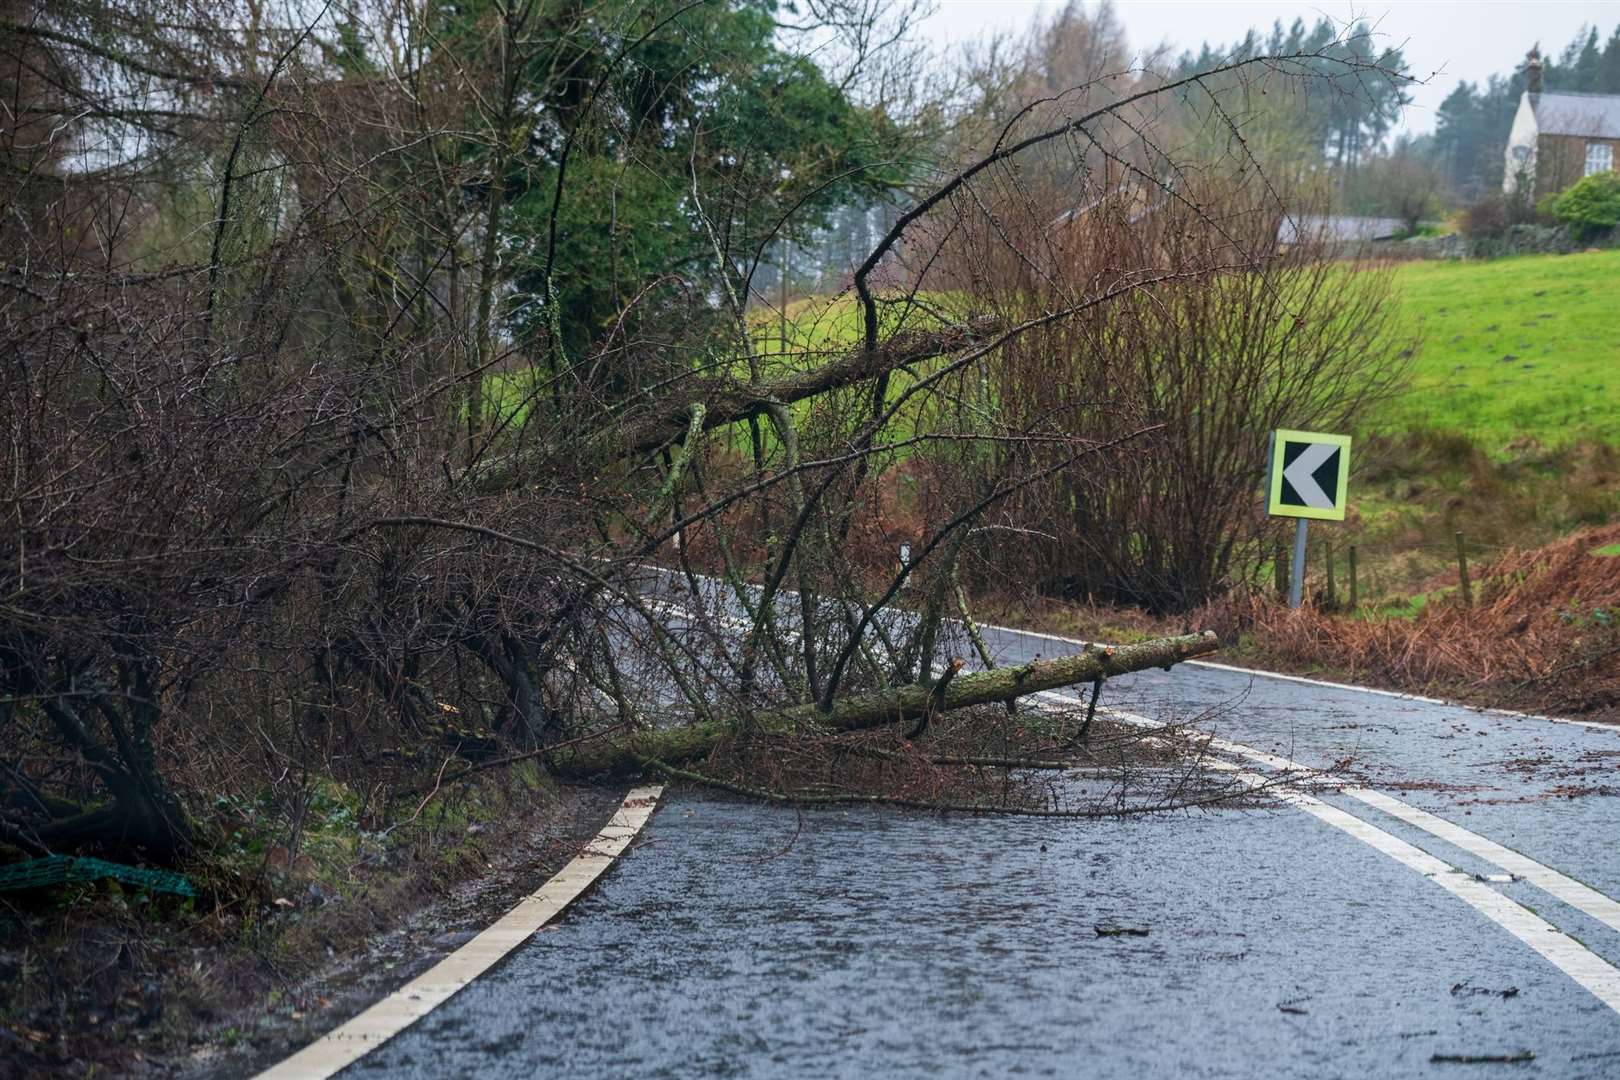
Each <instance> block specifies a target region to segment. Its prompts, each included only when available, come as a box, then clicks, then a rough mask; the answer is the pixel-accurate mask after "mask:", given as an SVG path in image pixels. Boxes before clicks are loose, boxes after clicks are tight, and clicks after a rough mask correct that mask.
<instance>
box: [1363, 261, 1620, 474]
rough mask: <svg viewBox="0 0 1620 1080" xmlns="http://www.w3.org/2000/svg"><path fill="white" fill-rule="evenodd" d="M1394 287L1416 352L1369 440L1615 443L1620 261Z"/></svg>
mask: <svg viewBox="0 0 1620 1080" xmlns="http://www.w3.org/2000/svg"><path fill="white" fill-rule="evenodd" d="M1397 282H1398V285H1399V287H1400V290H1401V306H1402V309H1403V310H1404V312H1405V317H1406V319H1407V320H1408V321H1409V323H1410V325H1411V326H1412V327H1413V328H1415V329H1417V330H1418V331H1419V332H1421V333H1422V335H1423V345H1422V348H1421V349H1420V350H1419V351H1418V354H1417V358H1416V360H1415V362H1414V365H1413V369H1412V383H1411V387H1410V388H1409V389H1408V391H1407V392H1406V394H1404V395H1403V396H1402V397H1401V398H1400V399H1399V400H1397V401H1395V402H1393V403H1391V404H1390V405H1389V406H1387V407H1386V408H1385V409H1384V410H1383V412H1382V413H1381V414H1380V415H1379V416H1377V417H1376V418H1374V420H1373V422H1372V424H1371V425H1370V427H1371V428H1372V429H1373V430H1376V431H1381V432H1384V433H1388V434H1397V433H1400V432H1404V431H1410V430H1413V429H1414V428H1444V429H1449V430H1454V431H1459V432H1463V433H1466V434H1468V435H1471V436H1473V437H1474V438H1475V439H1476V440H1478V441H1479V442H1480V443H1481V445H1483V446H1484V447H1485V448H1486V449H1488V450H1491V451H1499V450H1500V449H1501V448H1502V447H1503V446H1505V445H1506V444H1507V443H1509V442H1511V441H1512V440H1514V439H1517V438H1521V437H1523V436H1529V437H1532V438H1534V439H1537V440H1538V441H1540V442H1542V443H1544V444H1547V445H1558V444H1564V443H1568V442H1573V441H1577V440H1581V439H1594V440H1600V441H1603V442H1609V443H1620V251H1604V252H1599V253H1596V254H1590V255H1529V256H1523V257H1520V258H1513V259H1499V260H1496V261H1493V262H1481V263H1453V262H1421V263H1409V264H1407V265H1405V266H1403V267H1401V268H1400V269H1399V270H1398V272H1397Z"/></svg>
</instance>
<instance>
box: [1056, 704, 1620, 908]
mask: <svg viewBox="0 0 1620 1080" xmlns="http://www.w3.org/2000/svg"><path fill="white" fill-rule="evenodd" d="M1041 696H1042V697H1048V698H1052V699H1054V700H1059V701H1063V702H1065V703H1066V704H1068V705H1070V706H1073V705H1074V704H1075V703H1076V701H1077V700H1078V699H1076V698H1072V697H1064V696H1062V695H1061V694H1059V693H1057V692H1055V691H1051V690H1044V691H1042V692H1041ZM1098 712H1101V713H1104V714H1106V715H1108V716H1113V717H1117V718H1118V719H1120V720H1123V721H1125V722H1126V723H1128V724H1131V725H1133V726H1135V727H1142V728H1160V727H1164V726H1165V725H1164V724H1162V723H1161V722H1159V721H1157V720H1154V719H1151V718H1150V717H1146V716H1142V715H1140V714H1138V713H1132V712H1126V711H1125V710H1123V709H1115V708H1109V707H1107V706H1104V707H1102V708H1099V709H1098ZM1209 746H1210V748H1211V749H1213V750H1218V751H1220V752H1222V753H1226V754H1231V755H1233V756H1234V757H1240V758H1245V759H1247V760H1249V761H1253V762H1257V763H1259V764H1262V765H1265V766H1268V767H1269V768H1273V769H1277V770H1280V771H1283V772H1298V773H1311V772H1313V771H1314V770H1312V769H1311V768H1309V767H1308V766H1306V765H1303V764H1301V763H1300V762H1297V761H1292V760H1290V759H1288V758H1285V757H1281V756H1279V755H1277V754H1272V753H1268V752H1266V751H1264V750H1259V749H1256V748H1255V747H1252V746H1245V745H1244V744H1243V743H1236V742H1233V741H1231V740H1230V739H1222V738H1217V737H1214V736H1211V737H1210V738H1209ZM1324 782H1325V783H1326V784H1328V785H1329V786H1331V787H1332V788H1333V789H1334V790H1335V791H1338V792H1341V793H1342V794H1344V795H1348V796H1349V797H1350V798H1352V799H1356V800H1358V801H1360V802H1363V803H1365V804H1367V805H1368V806H1371V807H1373V808H1375V809H1377V810H1381V811H1383V812H1384V813H1386V814H1388V815H1389V816H1390V817H1393V818H1396V819H1398V820H1400V821H1404V822H1406V823H1407V824H1408V825H1412V826H1415V827H1417V828H1419V829H1422V830H1423V831H1424V832H1426V833H1428V834H1430V835H1431V836H1435V837H1438V838H1439V839H1441V840H1444V841H1446V842H1447V843H1449V844H1452V845H1453V846H1455V847H1458V848H1461V849H1462V850H1464V851H1466V852H1468V853H1469V854H1470V855H1475V856H1477V857H1479V858H1481V859H1483V860H1485V861H1486V862H1488V863H1490V864H1492V865H1493V866H1497V867H1500V868H1501V869H1503V870H1506V871H1507V872H1508V873H1510V874H1513V875H1515V876H1516V877H1519V878H1522V879H1524V880H1525V881H1528V882H1529V883H1530V884H1532V885H1534V886H1535V887H1536V888H1538V889H1540V890H1541V891H1542V892H1545V893H1547V894H1548V895H1549V896H1551V897H1553V898H1554V899H1555V900H1560V901H1562V902H1563V903H1565V904H1568V905H1569V906H1570V907H1572V908H1574V909H1575V910H1576V911H1579V912H1581V913H1582V914H1585V915H1588V916H1590V917H1591V918H1593V919H1596V920H1597V921H1598V922H1600V923H1602V924H1603V925H1604V926H1607V927H1609V929H1611V930H1615V931H1620V902H1617V901H1615V900H1614V899H1613V898H1611V897H1609V896H1606V895H1605V894H1603V893H1600V892H1598V891H1597V890H1596V889H1594V888H1592V887H1591V886H1590V885H1585V884H1583V883H1581V882H1579V881H1576V880H1575V879H1574V878H1572V877H1569V876H1568V875H1566V874H1561V873H1559V872H1558V871H1557V870H1554V869H1553V868H1552V867H1550V866H1547V865H1545V864H1543V863H1539V862H1537V861H1536V860H1534V859H1532V858H1530V857H1529V856H1528V855H1525V854H1523V853H1521V852H1518V851H1514V850H1513V849H1512V848H1508V847H1504V846H1503V845H1501V844H1498V843H1497V842H1496V841H1494V840H1490V839H1488V838H1486V837H1483V836H1481V835H1479V834H1478V833H1476V832H1472V831H1470V830H1468V829H1465V828H1463V827H1462V826H1461V825H1458V824H1457V823H1456V822H1453V821H1447V820H1446V819H1445V818H1443V817H1440V816H1438V815H1436V814H1431V813H1429V812H1428V811H1427V810H1420V809H1418V808H1417V807H1415V806H1413V805H1412V804H1410V803H1406V802H1402V801H1401V800H1400V799H1397V798H1395V797H1394V796H1393V795H1386V794H1384V793H1383V792H1381V791H1374V790H1372V789H1371V788H1364V787H1359V786H1357V785H1354V784H1344V783H1337V782H1335V781H1333V780H1332V779H1327V780H1325V781H1324Z"/></svg>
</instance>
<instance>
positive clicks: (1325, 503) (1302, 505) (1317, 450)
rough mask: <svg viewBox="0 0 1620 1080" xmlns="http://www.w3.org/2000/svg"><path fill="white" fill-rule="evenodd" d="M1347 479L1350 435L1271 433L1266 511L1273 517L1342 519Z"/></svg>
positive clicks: (1313, 432)
mask: <svg viewBox="0 0 1620 1080" xmlns="http://www.w3.org/2000/svg"><path fill="white" fill-rule="evenodd" d="M1349 479H1350V436H1348V435H1324V434H1322V433H1320V432H1315V431H1276V432H1273V433H1272V436H1271V483H1270V485H1269V487H1268V492H1269V494H1268V496H1267V500H1266V512H1267V513H1269V514H1271V515H1272V516H1273V517H1295V518H1315V519H1316V520H1318V521H1343V520H1344V510H1345V504H1346V503H1347V502H1348V501H1349V500H1348V496H1349V488H1350V485H1349V482H1348V481H1349Z"/></svg>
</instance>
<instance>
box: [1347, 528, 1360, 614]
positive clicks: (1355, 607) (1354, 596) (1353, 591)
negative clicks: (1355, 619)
mask: <svg viewBox="0 0 1620 1080" xmlns="http://www.w3.org/2000/svg"><path fill="white" fill-rule="evenodd" d="M1350 610H1351V611H1360V610H1361V589H1360V587H1359V585H1358V583H1357V582H1356V545H1354V544H1351V545H1350Z"/></svg>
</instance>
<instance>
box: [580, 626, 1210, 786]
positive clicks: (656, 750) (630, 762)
mask: <svg viewBox="0 0 1620 1080" xmlns="http://www.w3.org/2000/svg"><path fill="white" fill-rule="evenodd" d="M1219 645H1220V642H1219V640H1218V639H1217V638H1216V637H1215V634H1214V633H1213V632H1212V631H1205V632H1204V633H1202V634H1186V635H1183V636H1181V637H1170V638H1156V639H1154V640H1152V641H1144V642H1142V643H1140V644H1137V645H1122V646H1118V647H1100V646H1089V645H1088V646H1087V647H1086V648H1085V649H1084V650H1083V651H1081V652H1079V653H1076V654H1074V655H1072V656H1061V657H1057V658H1055V659H1051V660H1035V661H1032V662H1031V663H1028V664H1022V665H1020V666H1018V667H1003V668H997V669H996V670H994V671H980V672H975V673H973V674H972V675H958V676H956V677H955V678H954V679H952V680H951V681H950V683H949V685H948V686H947V687H946V689H945V693H944V695H943V696H944V700H943V702H941V703H940V704H939V711H941V712H944V711H946V710H949V709H960V708H963V707H965V706H968V705H984V704H988V703H991V702H1004V701H1013V700H1015V699H1017V698H1020V697H1024V696H1026V695H1029V694H1034V693H1038V692H1040V691H1042V690H1054V689H1057V688H1058V687H1062V686H1073V685H1075V684H1077V683H1088V682H1096V681H1097V680H1098V679H1108V678H1113V677H1114V676H1116V675H1125V674H1128V673H1130V672H1133V671H1143V670H1146V669H1147V668H1155V667H1162V668H1166V669H1168V668H1169V667H1170V665H1172V664H1175V663H1178V662H1179V661H1182V660H1187V659H1190V658H1192V657H1194V656H1203V655H1204V654H1206V653H1211V652H1214V651H1215V650H1216V649H1217V648H1218V647H1219ZM933 690H934V688H933V687H932V686H930V685H927V684H917V683H912V684H909V685H906V686H897V687H894V688H892V689H889V690H881V691H877V692H874V693H870V694H860V695H857V696H855V697H851V698H845V699H843V700H841V701H839V702H838V703H837V704H836V705H835V706H834V707H833V709H832V711H830V712H822V711H821V710H820V709H819V708H817V707H816V706H815V705H813V704H812V705H794V706H791V707H789V708H785V709H776V710H772V711H770V712H762V713H756V714H755V715H754V716H753V717H752V718H751V722H750V723H749V724H748V725H747V727H749V728H751V729H752V730H755V731H762V732H766V733H770V734H786V733H789V732H793V731H800V730H805V729H813V728H817V727H819V728H823V729H830V730H832V731H859V730H862V729H864V728H872V727H878V726H880V725H882V724H888V723H904V722H906V721H909V720H917V719H919V718H920V717H922V716H923V715H925V714H926V713H927V712H928V710H929V705H930V698H931V697H932V695H933ZM744 726H745V725H744V724H743V722H742V721H741V720H739V719H734V718H719V719H715V720H709V721H702V722H699V723H694V724H688V725H685V726H682V727H674V728H664V729H660V730H654V731H641V732H636V733H634V734H631V735H623V736H619V737H617V738H615V739H611V740H607V741H603V742H601V743H597V744H595V745H592V746H584V747H580V748H578V749H575V750H571V751H570V752H568V753H567V754H566V755H559V756H558V757H557V758H555V759H553V761H552V763H551V765H552V771H554V772H555V773H557V774H558V775H560V776H565V777H570V778H574V779H585V778H589V777H601V776H624V775H629V774H633V773H637V772H640V771H641V770H642V769H643V768H645V767H646V764H647V762H649V761H661V762H663V763H664V764H666V765H677V764H680V763H681V762H684V761H690V760H692V759H694V758H699V757H702V756H704V755H705V754H707V753H709V752H710V751H711V750H713V749H714V748H715V747H716V746H717V745H719V743H720V742H721V740H723V739H725V738H726V737H727V736H729V735H732V734H734V733H736V732H737V731H739V730H743V729H744Z"/></svg>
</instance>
